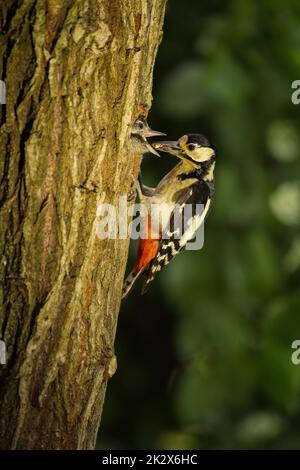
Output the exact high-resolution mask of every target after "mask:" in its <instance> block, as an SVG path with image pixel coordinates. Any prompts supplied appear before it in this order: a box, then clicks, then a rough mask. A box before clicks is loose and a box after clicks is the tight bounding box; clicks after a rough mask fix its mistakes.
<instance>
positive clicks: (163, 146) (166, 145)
mask: <svg viewBox="0 0 300 470" xmlns="http://www.w3.org/2000/svg"><path fill="white" fill-rule="evenodd" d="M152 145H153V147H154V148H155V149H157V150H160V151H161V152H167V153H170V154H171V155H175V156H176V157H178V158H182V153H183V152H182V149H181V147H180V146H179V143H178V141H177V140H176V141H175V140H174V141H171V140H170V141H169V140H163V141H161V142H153V144H152Z"/></svg>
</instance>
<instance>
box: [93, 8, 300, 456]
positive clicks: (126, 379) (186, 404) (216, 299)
mask: <svg viewBox="0 0 300 470" xmlns="http://www.w3.org/2000/svg"><path fill="white" fill-rule="evenodd" d="M299 48H300V4H299V2H298V1H293V0H287V1H285V2H281V1H279V0H278V1H274V0H272V1H271V0H264V1H261V2H253V1H252V0H232V1H231V2H223V1H221V0H220V1H217V0H215V1H211V0H204V1H201V2H198V1H191V0H190V1H188V2H182V1H180V0H171V1H170V2H169V8H168V12H167V17H166V24H165V34H164V40H163V42H162V45H161V48H160V51H159V56H158V62H157V64H156V74H155V90H154V97H155V100H154V106H153V110H152V113H151V117H150V122H151V123H152V124H153V126H154V127H155V128H158V129H161V130H163V131H165V132H167V133H168V136H169V137H170V138H176V137H179V136H180V135H183V134H184V133H186V132H188V131H190V132H195V131H200V132H203V133H205V134H207V135H208V136H209V137H210V138H211V139H212V140H213V142H214V143H215V145H216V147H217V150H218V161H217V168H216V196H215V201H214V206H213V209H212V211H211V213H210V216H209V219H208V221H207V223H206V226H205V244H204V248H203V249H202V250H201V251H199V252H193V251H190V252H186V253H184V254H182V255H181V256H180V257H178V259H176V260H174V261H173V262H172V263H171V264H170V266H169V267H168V269H167V270H165V272H162V273H161V274H160V276H159V279H158V280H157V281H156V283H155V285H154V286H153V289H152V291H150V293H149V294H147V297H144V298H140V297H139V293H138V292H137V290H136V291H135V292H134V293H133V294H132V296H131V298H129V299H128V302H127V304H126V305H125V306H124V308H123V311H122V314H121V316H122V318H121V323H120V329H119V333H118V338H117V353H118V362H119V370H118V374H117V377H116V378H115V379H113V381H112V382H111V384H110V386H109V394H108V403H107V405H108V406H107V408H106V409H105V412H104V423H103V428H102V433H103V434H104V437H105V439H106V441H107V442H106V443H107V445H109V446H110V447H114V446H115V447H118V446H119V447H122V448H124V447H126V446H127V447H131V448H135V447H146V448H156V447H165V448H193V447H194V448H195V447H199V448H228V447H236V448H245V447H246V448H247V447H249V448H276V447H277V448H291V447H298V448H299V431H298V427H299V426H298V422H299V420H300V409H299V407H300V405H299V403H300V401H299V396H300V365H299V366H295V365H293V364H292V363H291V353H292V349H291V344H292V342H293V341H294V340H295V339H300V292H299V277H300V276H299V272H300V238H299V224H300V190H299V187H300V186H299V184H300V182H299V170H300V146H299V132H298V129H299V113H300V108H299V106H298V107H297V106H294V105H293V104H292V103H291V93H292V90H291V83H292V82H293V81H294V80H296V79H300V55H299ZM169 160H170V159H169ZM169 160H168V157H165V158H164V159H163V163H161V161H157V160H154V159H153V158H150V157H149V158H148V159H147V161H145V162H144V164H143V169H144V172H145V174H146V177H145V179H146V181H147V182H149V183H150V184H151V183H153V182H154V180H155V179H156V180H157V179H158V178H159V176H160V175H161V173H162V172H163V171H164V170H165V169H166V168H167V165H170V161H169ZM171 163H172V164H173V163H174V162H173V161H172V162H171ZM161 165H165V166H161ZM159 166H160V167H159ZM158 167H159V168H158ZM148 180H149V181H148ZM132 381H133V382H132ZM116 430H117V431H116ZM102 445H103V446H105V445H104V444H102Z"/></svg>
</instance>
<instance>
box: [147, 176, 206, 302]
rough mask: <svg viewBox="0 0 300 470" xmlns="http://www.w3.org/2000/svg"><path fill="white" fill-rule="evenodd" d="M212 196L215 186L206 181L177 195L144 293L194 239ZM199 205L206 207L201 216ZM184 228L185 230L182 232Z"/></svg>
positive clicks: (149, 271)
mask: <svg viewBox="0 0 300 470" xmlns="http://www.w3.org/2000/svg"><path fill="white" fill-rule="evenodd" d="M212 195H213V185H211V184H210V185H208V184H207V183H206V182H205V181H199V182H197V183H195V184H194V185H192V186H190V187H189V188H187V189H184V190H182V191H181V193H180V194H178V195H177V198H176V199H177V201H178V203H177V207H176V208H175V210H174V211H173V212H172V214H171V217H170V222H169V226H168V228H167V230H166V232H165V234H164V235H163V236H162V239H161V243H160V247H159V250H158V252H157V255H156V257H155V258H154V259H153V261H152V263H151V265H150V267H149V269H148V272H147V277H146V280H145V283H144V286H143V290H142V293H145V292H146V290H147V288H148V285H149V284H150V282H152V281H153V279H154V277H155V276H156V274H157V273H158V272H159V271H160V270H161V269H162V268H163V267H165V266H166V265H167V264H168V263H169V262H170V261H171V260H172V259H173V258H174V257H175V256H176V255H177V254H178V253H180V251H181V250H182V249H183V248H184V247H185V245H186V244H187V242H188V241H189V240H191V239H193V237H194V236H195V233H196V231H197V230H198V228H199V227H200V225H201V224H202V222H203V220H205V218H206V216H207V213H208V210H209V207H210V202H211V198H212ZM188 204H190V206H189V207H190V208H191V211H190V213H189V214H188V215H189V221H190V225H189V227H186V226H187V224H186V214H185V211H184V208H186V207H187V205H188ZM197 204H203V205H204V210H203V212H202V214H200V216H199V213H198V212H197V210H196V209H197ZM182 228H184V229H185V230H182ZM181 232H182V233H181Z"/></svg>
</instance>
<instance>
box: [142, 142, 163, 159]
mask: <svg viewBox="0 0 300 470" xmlns="http://www.w3.org/2000/svg"><path fill="white" fill-rule="evenodd" d="M145 145H146V147H147V149H148V151H149V152H150V153H153V155H156V156H157V157H160V155H159V153H158V152H157V151H156V150H155V149H154V148H153V146H152V145H151V144H149V142H147V140H146V139H145Z"/></svg>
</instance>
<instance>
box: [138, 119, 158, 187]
mask: <svg viewBox="0 0 300 470" xmlns="http://www.w3.org/2000/svg"><path fill="white" fill-rule="evenodd" d="M164 135H166V134H164V133H163V132H159V131H154V130H153V129H151V128H150V127H149V125H148V123H147V121H146V119H145V118H143V117H142V116H139V117H138V118H137V120H136V121H135V123H134V125H133V127H132V131H131V147H132V151H133V153H134V164H133V174H134V177H135V178H137V176H138V174H139V171H140V161H141V157H142V156H143V154H144V153H148V152H150V153H153V154H154V155H156V156H158V157H160V155H159V153H158V152H157V151H156V150H155V149H154V148H153V146H152V145H151V144H150V143H149V142H148V140H147V138H148V137H158V136H164Z"/></svg>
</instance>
